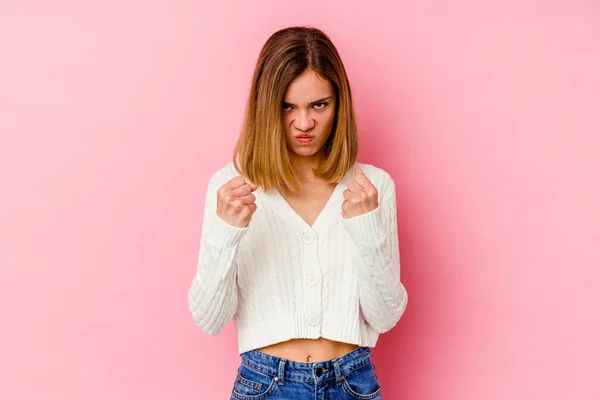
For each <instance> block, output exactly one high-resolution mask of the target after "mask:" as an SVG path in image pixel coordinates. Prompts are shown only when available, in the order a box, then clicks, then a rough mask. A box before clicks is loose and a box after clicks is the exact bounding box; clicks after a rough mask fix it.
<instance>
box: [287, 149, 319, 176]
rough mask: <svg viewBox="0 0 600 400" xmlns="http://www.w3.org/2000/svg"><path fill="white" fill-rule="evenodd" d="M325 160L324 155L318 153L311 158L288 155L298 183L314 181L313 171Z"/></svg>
mask: <svg viewBox="0 0 600 400" xmlns="http://www.w3.org/2000/svg"><path fill="white" fill-rule="evenodd" d="M324 159H325V156H324V153H322V152H321V151H319V152H318V153H317V154H315V155H313V156H308V157H307V156H298V155H297V154H292V153H290V162H291V164H292V170H293V171H294V175H295V176H296V179H297V180H298V182H311V181H313V180H314V179H315V174H314V172H313V169H315V168H317V167H318V166H319V165H320V164H321V162H323V160H324Z"/></svg>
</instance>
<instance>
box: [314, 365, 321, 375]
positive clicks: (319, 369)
mask: <svg viewBox="0 0 600 400" xmlns="http://www.w3.org/2000/svg"><path fill="white" fill-rule="evenodd" d="M315 375H317V376H321V375H323V368H320V367H319V368H317V369H316V370H315Z"/></svg>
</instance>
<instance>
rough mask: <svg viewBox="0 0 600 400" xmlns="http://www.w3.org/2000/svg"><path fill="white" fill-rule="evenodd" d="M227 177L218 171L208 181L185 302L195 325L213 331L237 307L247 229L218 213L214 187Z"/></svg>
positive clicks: (219, 327) (212, 332) (219, 185)
mask: <svg viewBox="0 0 600 400" xmlns="http://www.w3.org/2000/svg"><path fill="white" fill-rule="evenodd" d="M226 181H227V179H226V177H223V176H222V173H221V174H220V173H219V172H217V173H216V174H215V175H213V176H212V177H211V178H210V179H209V182H208V188H207V190H206V199H205V204H204V216H203V221H202V233H201V237H200V248H199V251H198V264H197V269H196V274H195V276H194V278H193V280H192V282H191V285H190V287H189V290H188V304H189V308H190V311H191V313H192V317H193V318H194V321H195V322H196V325H197V326H198V327H199V328H200V329H202V330H203V331H204V332H205V333H207V334H208V335H216V334H217V333H218V332H219V331H220V330H221V329H222V328H223V327H224V326H225V324H226V323H227V322H228V321H229V320H230V319H231V318H232V317H233V315H234V314H235V312H236V309H237V302H238V295H237V281H236V279H237V267H236V263H235V259H236V253H237V249H238V246H239V243H240V240H241V239H242V237H243V236H244V234H245V233H246V231H247V230H248V227H246V228H237V227H234V226H233V225H230V224H228V223H227V222H225V221H223V220H222V219H221V218H220V217H219V216H217V190H218V189H219V188H220V187H221V185H223V184H224V183H225V182H226Z"/></svg>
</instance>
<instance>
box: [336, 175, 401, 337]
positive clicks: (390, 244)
mask: <svg viewBox="0 0 600 400" xmlns="http://www.w3.org/2000/svg"><path fill="white" fill-rule="evenodd" d="M382 172H383V179H382V181H383V182H382V183H381V184H380V187H379V188H378V192H379V206H378V207H377V208H376V209H375V210H372V211H370V212H368V213H366V214H362V215H359V216H356V217H352V218H348V219H343V223H344V226H345V228H346V230H347V231H348V233H349V234H350V237H351V238H352V241H353V242H354V243H355V244H356V248H357V252H356V253H355V254H354V256H353V257H354V266H355V270H356V273H357V277H358V281H359V282H358V286H359V290H358V292H359V304H360V310H361V312H362V314H363V317H364V318H365V320H366V321H367V323H368V324H369V325H370V326H371V327H372V328H373V329H374V330H375V331H377V332H378V333H384V332H387V331H389V330H390V329H392V328H393V327H394V326H395V325H396V324H397V323H398V321H399V320H400V317H401V316H402V314H403V313H404V310H405V309H406V305H407V302H408V296H407V293H406V289H405V288H404V285H402V283H401V282H400V252H399V246H398V225H397V216H396V215H397V212H396V186H395V184H394V181H393V179H392V177H391V176H390V175H389V174H388V173H387V172H385V171H382Z"/></svg>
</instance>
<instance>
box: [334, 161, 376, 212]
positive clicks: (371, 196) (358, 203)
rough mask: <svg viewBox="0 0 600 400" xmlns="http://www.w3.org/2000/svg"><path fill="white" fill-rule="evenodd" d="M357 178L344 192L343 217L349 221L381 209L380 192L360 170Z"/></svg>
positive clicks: (348, 183)
mask: <svg viewBox="0 0 600 400" xmlns="http://www.w3.org/2000/svg"><path fill="white" fill-rule="evenodd" d="M355 174H356V176H355V178H354V179H350V180H349V181H348V182H347V183H346V186H347V187H348V188H347V189H346V190H344V202H343V203H342V217H344V218H346V219H348V218H352V217H357V216H359V215H362V214H366V213H368V212H370V211H373V210H375V209H376V208H377V207H379V199H378V198H379V192H378V191H377V189H376V188H375V186H373V184H372V183H371V181H370V180H369V178H367V176H366V175H365V173H364V172H362V170H361V169H360V168H356V172H355Z"/></svg>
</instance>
